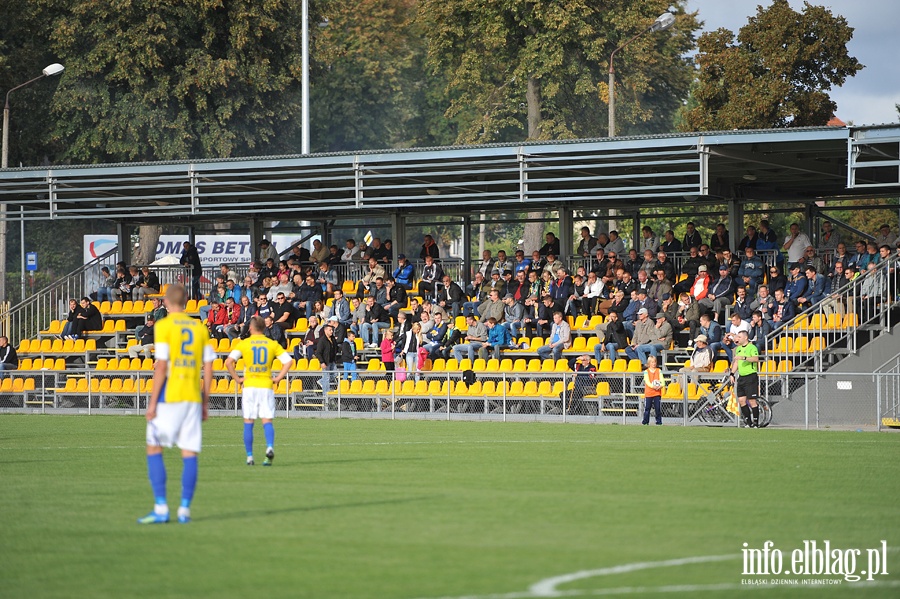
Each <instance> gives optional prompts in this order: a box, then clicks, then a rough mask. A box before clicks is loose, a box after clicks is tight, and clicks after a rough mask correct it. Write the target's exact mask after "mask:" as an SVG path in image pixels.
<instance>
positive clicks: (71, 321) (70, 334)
mask: <svg viewBox="0 0 900 599" xmlns="http://www.w3.org/2000/svg"><path fill="white" fill-rule="evenodd" d="M81 312H82V308H81V306H80V305H78V300H75V299H70V300H69V314H68V315H67V316H66V324H65V325H63V330H62V333H60V334H59V335H58V338H59V339H75V337H76V336H77V334H78V328H77V327H78V326H79V324H80V323H79V322H78V315H79V314H81Z"/></svg>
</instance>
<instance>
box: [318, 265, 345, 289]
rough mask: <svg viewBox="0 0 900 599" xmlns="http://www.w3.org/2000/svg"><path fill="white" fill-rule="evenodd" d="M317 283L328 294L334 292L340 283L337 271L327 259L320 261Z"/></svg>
mask: <svg viewBox="0 0 900 599" xmlns="http://www.w3.org/2000/svg"><path fill="white" fill-rule="evenodd" d="M316 284H317V285H319V287H321V288H322V292H323V293H324V294H326V295H331V294H333V293H334V290H335V289H337V288H338V285H339V284H340V283H339V281H338V274H337V271H336V270H333V269H332V268H331V264H330V263H328V262H327V261H326V262H320V263H319V273H318V276H317V278H316Z"/></svg>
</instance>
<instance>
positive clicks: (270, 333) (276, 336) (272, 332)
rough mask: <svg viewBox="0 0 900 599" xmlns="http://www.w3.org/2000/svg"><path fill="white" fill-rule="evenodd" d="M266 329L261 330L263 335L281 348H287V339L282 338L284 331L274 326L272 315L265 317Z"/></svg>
mask: <svg viewBox="0 0 900 599" xmlns="http://www.w3.org/2000/svg"><path fill="white" fill-rule="evenodd" d="M264 322H265V323H266V328H265V329H263V335H265V336H266V337H268V338H269V339H271V340H272V341H274V342H276V343H277V344H278V345H280V346H281V347H283V348H287V338H286V337H285V336H284V330H283V329H282V328H281V327H279V326H277V325H276V324H275V319H274V318H272V315H271V314H270V315H269V316H266V318H265V321H264Z"/></svg>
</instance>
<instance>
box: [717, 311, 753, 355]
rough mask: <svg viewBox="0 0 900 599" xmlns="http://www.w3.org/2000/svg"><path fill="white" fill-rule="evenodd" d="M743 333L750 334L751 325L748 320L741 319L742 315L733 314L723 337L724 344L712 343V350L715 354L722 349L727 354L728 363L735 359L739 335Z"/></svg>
mask: <svg viewBox="0 0 900 599" xmlns="http://www.w3.org/2000/svg"><path fill="white" fill-rule="evenodd" d="M741 331H743V332H745V333H747V334H748V335H749V333H750V323H749V322H747V321H746V320H743V319H741V317H740V315H738V314H732V315H731V324H730V325H729V326H728V330H727V331H726V332H725V334H724V335H723V336H722V342H721V343H719V344H716V343H711V344H710V348H711V349H712V350H713V353H716V352H717V350H718V349H719V348H721V349H722V350H723V351H724V352H725V357H726V358H727V359H728V362H729V363H731V361H732V360H733V359H734V351H733V350H734V348H735V346H736V345H737V334H738V333H740V332H741Z"/></svg>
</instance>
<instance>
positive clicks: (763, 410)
mask: <svg viewBox="0 0 900 599" xmlns="http://www.w3.org/2000/svg"><path fill="white" fill-rule="evenodd" d="M756 403H757V405H759V428H766V427H767V426H769V423H771V422H772V406H770V405H769V402H768V401H766V400H765V399H762V398H759V399H757V400H756Z"/></svg>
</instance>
